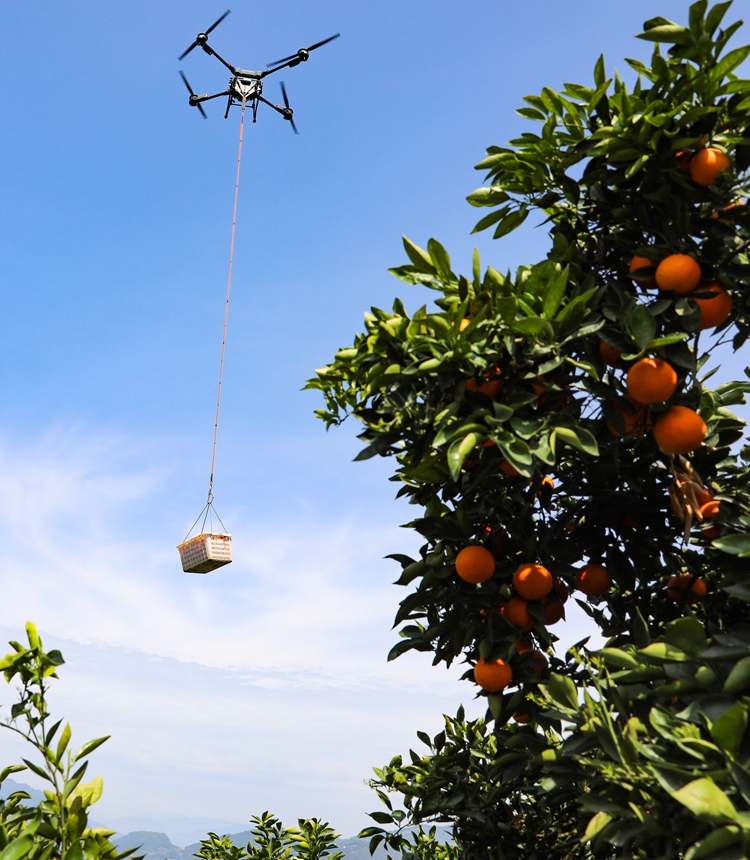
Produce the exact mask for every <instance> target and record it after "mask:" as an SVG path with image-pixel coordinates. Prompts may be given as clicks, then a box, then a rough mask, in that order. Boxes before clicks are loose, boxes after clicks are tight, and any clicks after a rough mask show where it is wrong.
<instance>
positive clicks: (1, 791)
mask: <svg viewBox="0 0 750 860" xmlns="http://www.w3.org/2000/svg"><path fill="white" fill-rule="evenodd" d="M15 791H25V792H26V794H29V795H31V799H32V800H33V801H34V803H39V802H40V801H42V800H46V799H47V798H46V797H45V795H44V792H43V791H39V789H38V788H32V787H31V786H30V785H26V783H25V782H16V781H15V780H14V779H6V780H5V782H4V783H3V784H2V785H1V786H0V797H2V798H3V799H5V798H6V797H7V796H8V795H9V794H13V792H15Z"/></svg>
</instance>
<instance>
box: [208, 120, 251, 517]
mask: <svg viewBox="0 0 750 860" xmlns="http://www.w3.org/2000/svg"><path fill="white" fill-rule="evenodd" d="M244 129H245V105H244V103H243V105H242V117H241V119H240V142H239V146H238V148H237V178H236V180H235V183H234V211H233V212H232V239H231V241H230V243H229V272H228V274H227V299H226V303H225V305H224V333H223V335H222V338H221V359H220V361H219V390H218V392H217V395H216V420H215V421H214V446H213V452H212V454H211V477H210V478H209V480H208V501H207V502H206V506H207V507H208V509H209V511H207V513H209V512H210V509H211V507H212V503H213V486H214V466H215V465H216V439H217V436H218V434H219V408H220V406H221V382H222V378H223V376H224V350H225V348H226V344H227V321H228V319H229V294H230V292H231V290H232V263H233V262H234V231H235V226H236V225H237V197H238V195H239V191H240V164H241V163H242V133H243V131H244ZM201 513H202V512H201ZM198 519H200V516H199V517H198ZM219 522H221V520H219ZM204 525H205V521H204ZM222 525H223V523H222Z"/></svg>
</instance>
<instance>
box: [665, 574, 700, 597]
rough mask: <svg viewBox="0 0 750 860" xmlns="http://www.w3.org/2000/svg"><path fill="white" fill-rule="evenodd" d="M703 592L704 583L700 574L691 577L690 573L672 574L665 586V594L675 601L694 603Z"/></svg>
mask: <svg viewBox="0 0 750 860" xmlns="http://www.w3.org/2000/svg"><path fill="white" fill-rule="evenodd" d="M691 583H692V584H691ZM705 593H706V583H705V582H704V581H703V580H702V579H701V578H700V576H698V577H693V575H692V574H690V573H682V574H680V575H679V576H673V577H672V578H671V579H670V580H669V585H668V586H667V596H668V597H670V598H671V599H672V600H674V601H676V602H677V603H695V601H696V600H697V599H698V598H699V597H703V596H704V595H705Z"/></svg>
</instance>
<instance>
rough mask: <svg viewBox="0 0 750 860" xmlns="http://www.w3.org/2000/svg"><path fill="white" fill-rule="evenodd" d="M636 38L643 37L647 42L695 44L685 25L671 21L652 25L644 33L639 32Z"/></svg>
mask: <svg viewBox="0 0 750 860" xmlns="http://www.w3.org/2000/svg"><path fill="white" fill-rule="evenodd" d="M636 38H637V39H645V40H646V41H647V42H668V43H670V44H674V45H693V44H695V38H694V36H693V34H692V33H691V32H690V30H689V29H688V28H687V27H682V26H680V25H679V24H672V23H669V24H662V25H660V26H658V27H652V28H651V29H650V30H646V32H645V33H639V34H638V35H637V36H636Z"/></svg>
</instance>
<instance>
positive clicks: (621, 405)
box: [607, 395, 652, 439]
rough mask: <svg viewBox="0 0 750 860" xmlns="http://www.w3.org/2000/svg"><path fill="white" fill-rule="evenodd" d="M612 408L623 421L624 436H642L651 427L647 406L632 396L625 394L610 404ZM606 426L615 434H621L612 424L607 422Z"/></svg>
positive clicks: (632, 437) (631, 437)
mask: <svg viewBox="0 0 750 860" xmlns="http://www.w3.org/2000/svg"><path fill="white" fill-rule="evenodd" d="M612 405H613V406H614V408H615V409H616V410H617V411H618V412H619V413H620V415H622V417H623V420H624V421H625V438H626V439H634V438H635V437H636V436H643V435H644V434H645V433H646V431H647V430H648V429H649V427H651V424H652V421H651V416H650V414H649V411H648V408H647V407H646V406H644V405H643V404H642V403H638V402H636V401H635V400H634V399H633V398H632V397H630V396H628V395H625V397H623V398H622V399H621V400H618V401H616V402H615V403H613V404H612ZM607 427H608V428H609V430H610V432H611V433H614V434H615V436H622V433H620V432H619V430H617V429H616V428H615V427H613V426H612V424H610V423H609V421H608V422H607Z"/></svg>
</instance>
